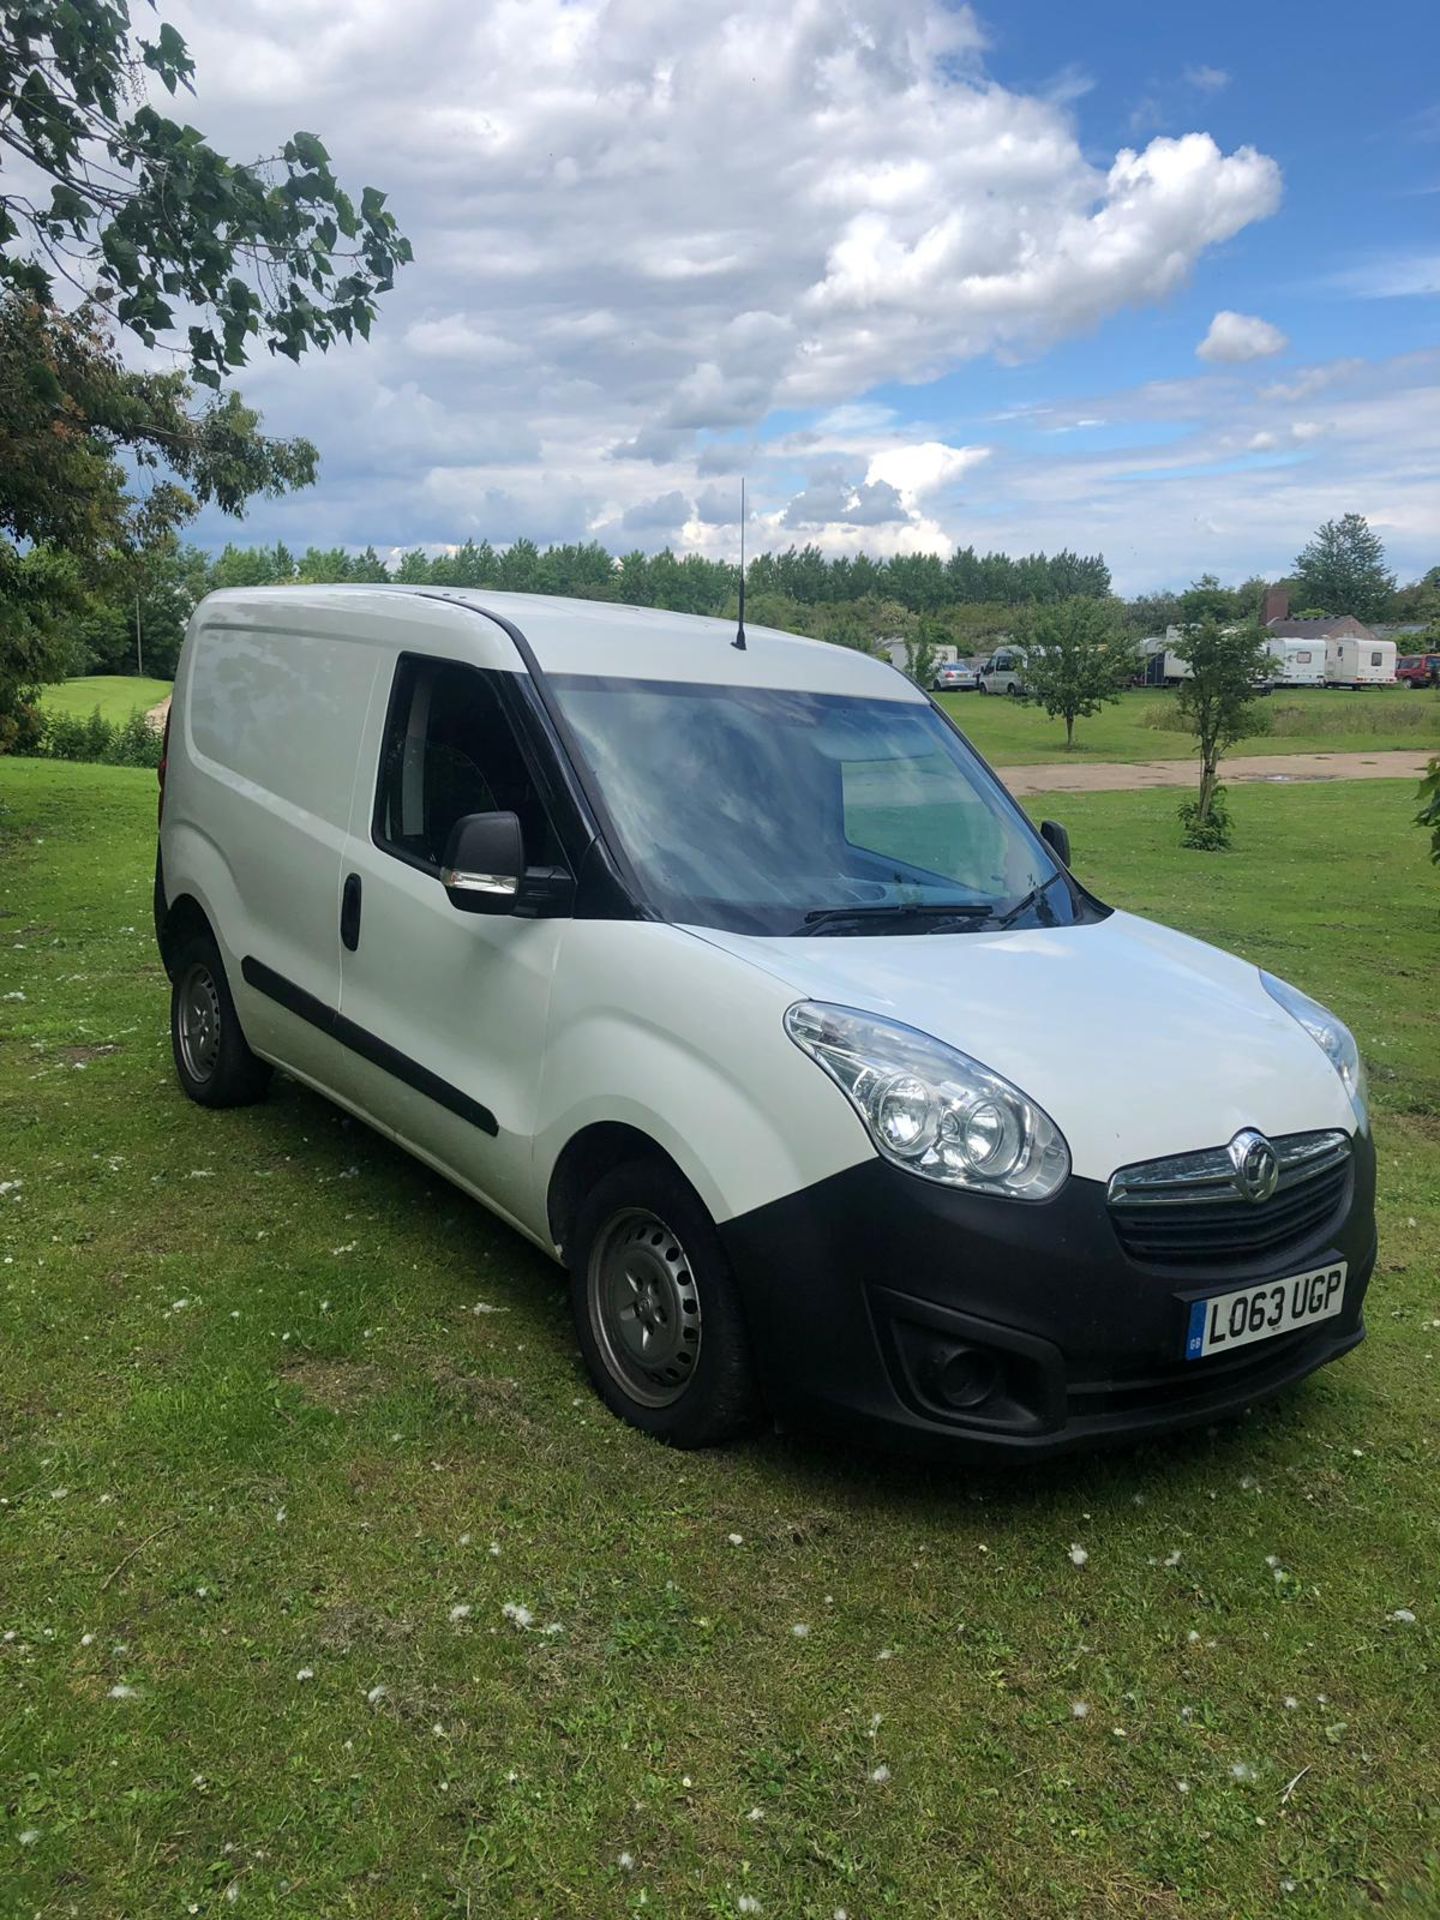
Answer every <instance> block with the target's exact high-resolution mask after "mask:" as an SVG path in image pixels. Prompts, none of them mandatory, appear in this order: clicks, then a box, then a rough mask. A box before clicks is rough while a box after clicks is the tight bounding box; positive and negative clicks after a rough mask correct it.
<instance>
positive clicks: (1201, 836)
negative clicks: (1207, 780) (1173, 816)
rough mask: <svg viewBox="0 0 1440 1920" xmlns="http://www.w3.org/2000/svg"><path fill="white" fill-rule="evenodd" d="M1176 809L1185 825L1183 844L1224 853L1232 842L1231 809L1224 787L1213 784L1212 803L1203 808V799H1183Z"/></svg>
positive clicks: (1201, 849) (1199, 849)
mask: <svg viewBox="0 0 1440 1920" xmlns="http://www.w3.org/2000/svg"><path fill="white" fill-rule="evenodd" d="M1176 811H1177V812H1178V813H1179V815H1180V825H1181V826H1182V828H1183V829H1184V831H1183V832H1182V834H1181V835H1180V844H1181V845H1182V846H1185V847H1190V848H1192V849H1193V850H1194V851H1195V852H1196V853H1223V852H1224V851H1225V849H1226V848H1227V847H1228V846H1229V845H1230V810H1229V808H1228V807H1227V806H1226V805H1225V789H1224V788H1223V787H1212V788H1211V790H1210V805H1209V807H1208V809H1207V810H1206V811H1205V812H1203V813H1202V812H1201V807H1200V802H1199V800H1198V799H1195V800H1182V801H1181V802H1180V805H1179V807H1178V808H1177V809H1176Z"/></svg>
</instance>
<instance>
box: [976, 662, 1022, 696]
mask: <svg viewBox="0 0 1440 1920" xmlns="http://www.w3.org/2000/svg"><path fill="white" fill-rule="evenodd" d="M980 691H981V693H1009V694H1014V695H1015V696H1016V697H1017V698H1018V697H1019V696H1020V695H1021V694H1023V693H1024V691H1025V662H1024V659H1023V658H1022V656H1021V655H1020V654H1018V653H1010V652H1005V653H992V654H991V656H990V658H989V659H988V660H986V661H985V662H984V663H983V664H982V666H981V668H980Z"/></svg>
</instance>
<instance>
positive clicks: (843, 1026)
mask: <svg viewBox="0 0 1440 1920" xmlns="http://www.w3.org/2000/svg"><path fill="white" fill-rule="evenodd" d="M785 1031H786V1032H787V1033H788V1034H789V1036H790V1038H791V1039H792V1040H793V1041H794V1042H795V1044H796V1046H797V1047H799V1048H800V1049H801V1050H802V1052H804V1053H808V1054H809V1056H810V1058H811V1059H812V1060H814V1061H815V1062H816V1063H817V1064H818V1065H819V1066H822V1067H823V1068H824V1069H825V1071H826V1073H828V1074H829V1076H830V1078H831V1079H832V1080H833V1081H834V1082H835V1084H836V1085H837V1086H838V1087H840V1088H841V1089H842V1090H843V1091H844V1093H845V1094H846V1095H847V1096H848V1098H849V1100H850V1103H851V1105H852V1106H853V1107H854V1108H855V1111H856V1112H857V1113H858V1114H859V1116H860V1118H861V1119H862V1120H863V1121H864V1123H865V1127H866V1130H867V1131H868V1133H869V1135H870V1138H871V1139H872V1140H873V1141H874V1142H875V1145H876V1146H877V1147H878V1148H879V1150H880V1152H881V1153H882V1154H883V1155H884V1157H885V1158H886V1159H887V1160H891V1161H893V1162H894V1163H895V1165H896V1166H897V1167H905V1168H907V1169H908V1170H909V1171H910V1172H911V1173H918V1174H921V1175H923V1176H924V1178H925V1179H927V1180H938V1181H939V1182H940V1183H941V1184H942V1185H943V1186H947V1187H968V1188H973V1189H975V1190H977V1191H979V1192H981V1193H1003V1194H1007V1195H1009V1197H1010V1198H1011V1199H1012V1200H1048V1199H1049V1197H1050V1195H1051V1194H1052V1193H1054V1192H1055V1191H1056V1190H1057V1189H1058V1188H1060V1187H1061V1186H1063V1185H1064V1183H1065V1181H1066V1179H1067V1178H1068V1177H1069V1173H1070V1150H1069V1148H1068V1147H1067V1146H1066V1145H1065V1141H1064V1138H1063V1136H1062V1134H1061V1132H1060V1129H1059V1128H1058V1127H1057V1126H1056V1125H1055V1122H1054V1121H1053V1120H1052V1119H1051V1118H1050V1116H1049V1115H1048V1114H1047V1113H1043V1112H1042V1111H1041V1110H1040V1108H1039V1107H1037V1106H1036V1105H1035V1103H1034V1102H1033V1101H1031V1100H1027V1099H1026V1098H1025V1095H1024V1094H1023V1093H1021V1091H1020V1089H1019V1088H1018V1087H1012V1086H1011V1085H1010V1082H1009V1081H1008V1080H1002V1079H1001V1078H1000V1076H999V1074H996V1073H991V1072H990V1070H989V1069H988V1068H987V1067H982V1066H981V1065H980V1063H979V1062H978V1061H977V1060H972V1059H970V1057H969V1056H968V1054H963V1053H961V1052H959V1051H958V1049H957V1048H955V1047H947V1046H946V1045H944V1043H943V1042H942V1041H939V1040H932V1039H931V1038H930V1037H929V1035H928V1034H924V1033H917V1032H916V1031H915V1029H914V1028H913V1027H903V1026H901V1025H900V1024H899V1022H898V1021H894V1020H882V1019H879V1018H877V1017H876V1016H875V1015H874V1014H869V1013H855V1012H853V1011H852V1010H851V1009H850V1008H849V1007H831V1006H822V1005H819V1004H817V1003H816V1002H815V1001H811V1000H802V1001H801V1002H800V1003H799V1005H797V1006H793V1007H791V1009H790V1011H789V1012H788V1013H787V1014H786V1015H785Z"/></svg>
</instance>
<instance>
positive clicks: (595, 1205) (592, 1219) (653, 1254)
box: [570, 1160, 760, 1447]
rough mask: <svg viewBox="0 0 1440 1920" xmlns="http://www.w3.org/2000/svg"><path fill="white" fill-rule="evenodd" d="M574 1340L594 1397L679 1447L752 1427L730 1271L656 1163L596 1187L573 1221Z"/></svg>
mask: <svg viewBox="0 0 1440 1920" xmlns="http://www.w3.org/2000/svg"><path fill="white" fill-rule="evenodd" d="M570 1289H571V1307H572V1310H573V1312H574V1316H575V1331H576V1334H577V1337H578V1339H579V1342H580V1350H581V1352H582V1353H583V1354H584V1356H585V1362H586V1365H587V1366H588V1367H589V1369H590V1374H591V1377H592V1379H593V1380H594V1382H595V1385H596V1387H597V1389H598V1390H599V1393H600V1397H601V1398H602V1399H603V1400H604V1402H605V1404H606V1405H607V1406H608V1407H609V1408H610V1409H611V1411H612V1412H613V1413H618V1414H619V1415H620V1417H621V1419H623V1420H628V1421H629V1422H630V1424H631V1426H634V1427H639V1428H640V1429H641V1431H642V1432H644V1433H649V1434H653V1435H654V1437H655V1438H656V1439H657V1440H664V1441H666V1442H667V1443H668V1444H669V1445H671V1446H676V1447H708V1446H714V1445H716V1444H717V1443H718V1442H720V1441H722V1440H729V1439H733V1438H734V1437H735V1436H736V1435H737V1434H740V1433H743V1432H745V1431H746V1430H747V1429H749V1428H751V1427H753V1426H754V1425H755V1424H756V1422H757V1421H758V1419H759V1417H760V1396H759V1391H758V1388H757V1386H756V1380H755V1370H754V1365H753V1362H752V1361H751V1357H750V1348H749V1342H748V1340H747V1339H746V1336H745V1326H744V1321H743V1319H742V1317H741V1313H740V1303H739V1299H738V1296H737V1294H736V1289H735V1283H734V1280H733V1278H732V1277H731V1273H730V1267H729V1263H728V1261H727V1260H726V1258H725V1253H724V1249H723V1248H722V1247H721V1245H720V1238H719V1235H718V1234H717V1233H716V1231H715V1223H714V1222H713V1221H712V1220H711V1218H710V1216H709V1214H708V1213H707V1212H706V1211H705V1208H704V1207H703V1206H702V1205H701V1203H700V1201H699V1199H698V1197H697V1196H696V1194H695V1193H694V1191H693V1190H692V1189H691V1188H690V1187H689V1186H688V1185H687V1184H686V1182H685V1181H684V1180H682V1179H681V1178H680V1176H679V1174H678V1173H676V1172H675V1170H674V1169H673V1168H672V1167H671V1166H669V1165H668V1164H667V1163H666V1162H664V1161H661V1160H634V1161H630V1162H628V1163H627V1164H626V1165H624V1166H621V1167H616V1168H615V1169H613V1171H611V1172H610V1173H608V1174H606V1175H605V1176H604V1178H603V1179H601V1180H600V1181H598V1182H597V1183H596V1185H595V1187H594V1188H593V1189H592V1191H591V1192H590V1194H589V1195H588V1196H587V1198H586V1200H585V1202H584V1204H583V1205H582V1207H581V1209H580V1213H579V1217H578V1218H577V1220H576V1223H575V1233H574V1238H573V1246H572V1253H571V1277H570Z"/></svg>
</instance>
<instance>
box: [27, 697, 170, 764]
mask: <svg viewBox="0 0 1440 1920" xmlns="http://www.w3.org/2000/svg"><path fill="white" fill-rule="evenodd" d="M160 748H161V738H160V735H159V734H158V733H156V732H155V730H154V728H153V727H152V726H151V725H150V723H149V721H148V720H147V719H146V718H145V716H144V714H143V713H132V714H131V716H130V718H129V719H128V720H126V721H124V722H123V723H122V724H120V725H119V726H116V725H114V724H113V723H112V722H111V721H109V720H107V719H105V718H104V716H103V715H102V714H101V712H100V709H99V708H98V707H97V708H96V709H95V711H94V712H93V713H92V714H91V715H90V717H89V719H88V720H82V719H79V718H78V717H76V716H74V715H71V714H66V713H52V714H47V715H46V717H45V728H44V733H43V735H42V737H41V738H40V740H39V741H38V742H37V744H36V748H35V751H36V752H38V753H40V754H43V755H44V756H46V757H47V758H48V759H51V760H89V761H92V762H94V763H97V764H99V765H101V766H107V767H158V766H159V764H160Z"/></svg>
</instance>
